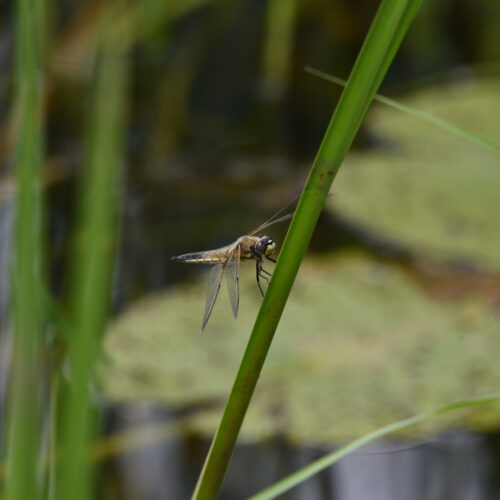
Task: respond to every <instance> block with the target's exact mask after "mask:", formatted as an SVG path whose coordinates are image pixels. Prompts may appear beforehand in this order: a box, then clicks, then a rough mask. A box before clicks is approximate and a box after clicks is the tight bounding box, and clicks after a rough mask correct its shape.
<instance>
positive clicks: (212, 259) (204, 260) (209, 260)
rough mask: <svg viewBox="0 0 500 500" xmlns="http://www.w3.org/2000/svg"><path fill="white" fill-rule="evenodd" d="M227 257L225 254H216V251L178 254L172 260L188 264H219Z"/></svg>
mask: <svg viewBox="0 0 500 500" xmlns="http://www.w3.org/2000/svg"><path fill="white" fill-rule="evenodd" d="M225 259H226V256H225V255H218V254H215V252H214V251H210V252H194V253H185V254H183V255H176V256H174V257H171V258H170V260H173V261H176V262H185V263H186V264H218V263H219V262H222V261H223V260H225Z"/></svg>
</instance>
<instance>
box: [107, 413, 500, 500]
mask: <svg viewBox="0 0 500 500" xmlns="http://www.w3.org/2000/svg"><path fill="white" fill-rule="evenodd" d="M165 422H171V423H172V425H173V427H172V429H173V432H172V433H170V435H169V436H168V437H167V438H166V439H161V438H158V440H157V441H156V442H155V443H153V444H147V445H145V446H143V447H135V448H131V449H129V450H128V451H126V452H125V453H122V454H121V455H117V456H114V457H112V458H110V459H109V460H108V461H107V463H106V465H105V469H104V470H105V471H106V474H105V475H104V476H103V478H102V482H101V492H102V495H101V496H102V498H106V499H107V498H120V499H123V500H139V499H140V500H160V499H165V498H168V499H174V500H175V499H184V498H189V497H190V494H191V493H192V490H193V488H194V485H195V482H196V478H197V474H198V472H199V470H200V469H201V467H202V464H203V460H204V458H205V455H206V453H207V451H208V447H209V444H210V441H209V440H208V439H206V438H202V437H193V436H189V437H188V436H185V435H184V436H183V435H182V434H181V428H180V426H179V414H178V413H177V412H172V411H168V410H167V409H164V408H160V407H157V406H152V405H148V406H135V407H134V406H127V407H120V408H118V407H114V408H112V409H110V411H109V419H108V430H110V431H112V432H122V431H126V430H131V429H137V428H144V426H147V425H157V424H159V423H165ZM329 451H332V450H331V448H312V447H306V446H304V447H300V446H292V445H290V444H289V443H287V442H286V440H285V439H283V438H279V437H277V438H275V439H272V440H268V441H266V442H263V443H248V442H247V443H242V444H240V445H239V446H238V447H237V448H236V450H235V452H234V454H233V457H232V460H231V464H230V467H229V469H228V472H227V475H226V480H225V482H224V487H223V490H222V492H221V495H220V499H221V500H238V499H243V498H247V497H248V496H250V495H252V494H254V493H256V492H258V491H260V490H261V489H263V488H265V487H266V486H269V485H271V484H272V483H274V482H275V481H277V480H278V479H280V478H282V477H284V476H285V475H287V474H290V473H292V472H294V471H296V470H298V469H299V468H301V467H304V466H305V465H307V464H309V463H311V462H312V461H313V460H315V459H317V458H319V457H321V456H323V455H324V454H326V453H328V452H329ZM499 465H500V434H489V435H486V434H485V435H482V434H478V433H473V432H470V431H465V430H453V431H447V432H445V433H441V434H439V435H436V436H431V437H429V438H428V439H425V440H418V441H417V440H415V441H412V440H390V441H386V442H383V441H382V442H381V441H379V442H377V443H374V444H372V445H368V446H365V447H364V448H362V449H361V450H358V451H356V452H354V453H352V454H351V455H349V456H347V457H345V458H344V459H342V460H341V461H340V462H338V463H337V464H336V465H334V466H332V467H330V468H329V469H327V470H325V471H323V472H321V473H320V474H317V475H316V476H314V477H313V478H312V479H310V480H308V481H306V482H305V483H303V484H302V485H300V486H298V487H297V488H295V489H293V490H292V491H290V492H288V493H287V494H285V495H283V496H281V497H280V498H284V499H290V500H306V499H307V500H315V499H317V500H323V499H332V500H364V499H370V500H493V499H498V498H499V497H500V496H499V495H500V488H499V482H498V478H497V471H498V469H499ZM110 481H111V482H112V483H113V486H112V487H110V486H109V482H110Z"/></svg>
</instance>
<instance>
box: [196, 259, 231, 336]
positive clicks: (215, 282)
mask: <svg viewBox="0 0 500 500" xmlns="http://www.w3.org/2000/svg"><path fill="white" fill-rule="evenodd" d="M225 270H226V266H225V263H224V262H221V263H220V264H217V265H216V266H213V267H212V269H211V270H210V276H209V278H208V288H207V296H206V300H205V313H204V315H203V322H202V324H201V332H200V333H203V330H204V329H205V326H207V323H208V320H209V319H210V315H211V314H212V310H213V308H214V305H215V301H216V300H217V296H218V295H219V291H220V284H221V282H222V278H223V277H224V271H225Z"/></svg>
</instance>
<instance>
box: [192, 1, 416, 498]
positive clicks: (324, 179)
mask: <svg viewBox="0 0 500 500" xmlns="http://www.w3.org/2000/svg"><path fill="white" fill-rule="evenodd" d="M419 6H420V0H384V1H383V2H382V3H381V4H380V7H379V10H378V12H377V15H376V16H375V19H374V21H373V23H372V26H371V28H370V31H369V33H368V35H367V37H366V40H365V43H364V45H363V47H362V49H361V51H360V53H359V55H358V58H357V60H356V63H355V64H354V68H353V70H352V72H351V75H350V77H349V80H348V82H347V85H346V88H345V91H344V92H343V94H342V97H341V99H340V101H339V103H338V105H337V108H336V110H335V113H334V114H333V116H332V119H331V122H330V124H329V126H328V128H327V131H326V133H325V136H324V138H323V142H322V143H321V146H320V148H319V151H318V154H317V156H316V158H315V160H314V163H313V165H312V167H311V171H310V173H309V177H308V179H307V182H306V185H305V187H304V190H303V193H302V196H301V198H300V200H299V204H298V207H297V210H296V212H295V215H294V218H293V219H292V223H291V225H290V228H289V230H288V234H287V236H286V238H285V241H284V243H283V247H282V250H281V253H280V257H279V259H278V263H277V264H276V268H275V270H274V273H273V277H272V279H271V282H270V283H269V288H268V290H267V293H266V295H265V297H264V301H263V303H262V306H261V308H260V311H259V314H258V316H257V319H256V321H255V326H254V328H253V331H252V334H251V336H250V339H249V342H248V346H247V349H246V351H245V353H244V355H243V359H242V361H241V364H240V367H239V370H238V374H237V376H236V379H235V381H234V384H233V388H232V391H231V394H230V396H229V400H228V402H227V404H226V407H225V409H224V414H223V416H222V419H221V421H220V424H219V427H218V429H217V431H216V434H215V437H214V439H213V441H212V445H211V447H210V450H209V452H208V456H207V458H206V460H205V464H204V466H203V470H202V472H201V475H200V477H199V479H198V484H197V486H196V489H195V491H194V494H193V498H196V499H212V498H216V497H217V495H218V492H219V490H220V487H221V485H222V481H223V479H224V475H225V472H226V469H227V466H228V464H229V460H230V458H231V453H232V451H233V448H234V446H235V444H236V439H237V437H238V433H239V430H240V428H241V425H242V423H243V419H244V417H245V414H246V411H247V409H248V406H249V404H250V399H251V397H252V394H253V391H254V389H255V386H256V384H257V380H258V378H259V376H260V372H261V370H262V366H263V364H264V361H265V359H266V356H267V353H268V351H269V348H270V345H271V342H272V339H273V336H274V332H275V331H276V328H277V326H278V323H279V320H280V318H281V314H282V312H283V309H284V307H285V304H286V301H287V298H288V295H289V293H290V290H291V288H292V285H293V282H294V280H295V277H296V275H297V272H298V269H299V266H300V263H301V261H302V258H303V257H304V254H305V252H306V250H307V247H308V245H309V241H310V238H311V236H312V233H313V231H314V227H315V225H316V222H317V220H318V217H319V215H320V213H321V211H322V209H323V205H324V202H325V200H326V197H327V196H328V192H329V190H330V187H331V184H332V182H333V180H334V178H335V175H336V174H337V171H338V169H339V167H340V165H341V163H342V161H343V159H344V156H345V155H346V153H347V151H348V150H349V147H350V146H351V144H352V141H353V140H354V137H355V135H356V132H357V131H358V129H359V127H360V126H361V123H362V121H363V119H364V117H365V115H366V112H367V110H368V108H369V106H370V103H371V101H372V99H373V97H374V95H375V93H376V91H377V89H378V87H379V86H380V84H381V82H382V80H383V78H384V76H385V74H386V72H387V70H388V68H389V65H390V63H391V61H392V59H393V57H394V55H395V54H396V51H397V49H398V47H399V45H400V43H401V41H402V39H403V37H404V35H405V34H406V31H407V30H408V27H409V25H410V23H411V21H412V20H413V18H414V17H415V15H416V13H417V11H418V8H419Z"/></svg>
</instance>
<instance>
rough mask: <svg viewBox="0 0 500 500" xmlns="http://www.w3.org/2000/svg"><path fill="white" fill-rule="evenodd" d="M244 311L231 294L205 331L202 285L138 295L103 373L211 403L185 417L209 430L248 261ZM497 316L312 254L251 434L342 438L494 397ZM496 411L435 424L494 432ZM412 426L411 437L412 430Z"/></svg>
mask: <svg viewBox="0 0 500 500" xmlns="http://www.w3.org/2000/svg"><path fill="white" fill-rule="evenodd" d="M243 267H244V269H243V272H242V277H241V282H242V283H243V290H242V300H241V312H240V317H239V318H238V320H237V321H234V320H233V319H232V318H231V315H230V307H229V303H228V299H227V297H225V293H222V294H221V295H222V296H221V297H220V298H219V301H220V303H217V304H216V307H215V310H214V313H213V317H212V318H211V320H210V322H209V324H208V327H207V329H206V331H205V333H204V334H203V335H202V336H200V335H199V328H200V322H201V316H202V308H203V300H204V297H203V292H204V285H205V283H204V281H203V280H199V281H197V282H194V283H192V284H187V285H181V286H179V287H176V288H175V289H171V290H169V291H168V292H165V293H163V294H160V295H158V296H155V297H151V298H148V299H145V300H142V301H140V302H139V303H137V304H136V305H135V306H134V307H133V308H131V309H130V310H129V311H128V312H126V313H125V314H123V315H122V316H121V317H119V318H118V319H117V320H116V321H115V322H114V324H113V325H111V327H110V329H109V332H108V334H107V337H106V342H105V348H106V354H107V356H106V359H107V362H106V363H105V365H104V366H103V370H102V381H103V386H104V390H105V393H106V394H107V397H108V398H109V399H111V400H113V401H132V402H133V401H141V400H153V401H156V402H161V403H165V404H166V405H169V406H171V407H172V406H173V407H183V406H186V405H196V404H197V403H199V402H206V401H215V402H217V405H216V406H215V407H212V408H211V409H206V410H204V411H203V410H200V411H199V412H198V413H196V414H195V415H194V416H192V417H190V418H189V421H188V425H189V427H190V429H191V430H193V431H197V432H202V433H206V434H208V435H212V433H213V431H214V430H215V428H216V425H217V423H218V421H219V418H220V415H221V411H222V406H223V404H224V402H225V400H226V398H227V395H228V394H229V391H230V388H231V385H232V381H233V379H234V376H235V373H236V370H237V367H238V364H239V362H240V359H241V356H242V353H243V351H244V348H245V346H246V342H247V339H248V335H249V332H250V331H251V327H252V324H253V321H254V318H255V315H256V313H257V309H258V306H259V303H260V300H261V298H260V295H259V292H258V291H257V290H256V285H255V282H254V280H253V268H252V266H243ZM499 318H500V312H499V311H498V309H494V308H493V306H491V305H487V304H486V303H482V302H480V301H478V300H471V299H462V300H460V301H455V302H436V301H435V300H433V299H431V298H430V297H427V296H426V295H425V294H423V293H422V291H421V290H420V289H419V288H418V287H417V285H415V283H414V282H413V281H412V280H411V279H410V278H408V277H407V276H406V275H405V274H404V273H403V272H401V271H399V270H398V269H397V268H395V267H393V266H390V265H388V264H384V263H381V262H378V261H373V260H370V259H369V258H367V257H365V256H363V255H358V254H356V255H350V254H349V255H347V254H346V255H343V256H340V257H339V256H337V257H335V258H333V257H329V258H322V259H316V260H314V261H313V260H310V261H308V262H306V263H305V264H304V265H303V267H302V269H301V272H300V274H299V276H298V279H297V281H296V284H295V286H294V289H293V291H292V294H291V297H290V300H289V302H288V304H287V307H286V309H285V312H284V315H283V319H282V321H281V324H280V327H279V328H278V331H277V333H276V338H275V341H274V342H273V345H272V348H271V351H270V354H269V356H268V359H267V361H266V365H265V367H264V370H263V374H262V376H261V379H260V381H259V384H258V387H257V390H256V394H255V396H254V399H253V400H252V404H251V405H250V410H249V413H248V415H247V418H246V420H245V423H244V425H243V429H242V436H243V437H244V438H248V439H259V438H262V437H266V436H272V435H276V434H279V435H282V436H283V435H284V436H286V437H287V438H288V439H289V440H291V441H296V442H307V443H338V442H339V441H340V440H343V439H349V438H352V437H356V436H359V435H361V434H363V433H365V432H368V431H370V430H373V429H375V428H377V427H380V426H382V425H385V424H387V423H390V422H392V421H395V420H398V419H401V418H406V417H409V416H412V415H415V414H417V413H420V412H422V411H425V410H428V409H432V408H434V407H438V406H440V405H442V404H445V403H448V402H451V401H454V400H456V399H460V398H466V397H473V396H478V395H482V394H485V393H489V392H495V391H498V381H499V380H500V365H499V363H498V360H497V356H496V354H495V353H496V352H497V347H498V329H499V326H500V319H499ZM499 417H500V406H496V405H492V406H491V407H488V408H486V409H485V408H484V407H483V408H481V409H480V410H478V409H473V410H467V411H460V412H457V413H452V414H449V415H448V416H446V417H441V418H439V419H433V420H431V421H429V422H428V424H426V425H425V426H424V427H422V428H421V429H420V431H419V432H422V433H423V432H428V431H434V430H437V429H441V428H443V427H447V426H449V425H466V426H469V427H470V428H473V429H488V428H492V427H495V426H497V425H498V421H499V420H498V419H499ZM406 432H410V433H414V432H415V430H414V429H411V430H408V431H406Z"/></svg>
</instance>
